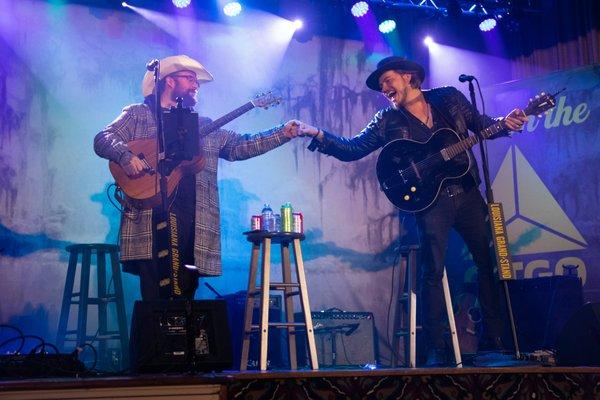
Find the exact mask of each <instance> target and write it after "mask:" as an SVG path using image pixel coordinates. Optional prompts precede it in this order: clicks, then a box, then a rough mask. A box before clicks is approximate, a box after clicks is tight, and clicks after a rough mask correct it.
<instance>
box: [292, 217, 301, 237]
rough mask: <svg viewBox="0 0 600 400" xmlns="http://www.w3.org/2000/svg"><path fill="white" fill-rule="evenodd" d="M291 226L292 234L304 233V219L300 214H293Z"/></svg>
mask: <svg viewBox="0 0 600 400" xmlns="http://www.w3.org/2000/svg"><path fill="white" fill-rule="evenodd" d="M292 215H293V226H292V232H294V233H304V217H303V216H302V213H299V212H297V213H293V214H292Z"/></svg>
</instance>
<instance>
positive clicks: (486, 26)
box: [479, 18, 496, 32]
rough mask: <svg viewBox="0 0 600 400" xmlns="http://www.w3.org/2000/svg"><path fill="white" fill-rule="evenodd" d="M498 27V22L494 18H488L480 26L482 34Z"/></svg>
mask: <svg viewBox="0 0 600 400" xmlns="http://www.w3.org/2000/svg"><path fill="white" fill-rule="evenodd" d="M495 27H496V20H495V19H494V18H486V19H484V20H483V21H481V23H480V24H479V30H481V31H482V32H489V31H491V30H492V29H494V28H495Z"/></svg>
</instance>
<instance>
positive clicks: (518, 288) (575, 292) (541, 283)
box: [506, 276, 583, 352]
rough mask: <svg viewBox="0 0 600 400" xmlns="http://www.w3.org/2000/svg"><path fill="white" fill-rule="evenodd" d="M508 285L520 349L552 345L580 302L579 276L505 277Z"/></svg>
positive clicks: (552, 346)
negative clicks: (517, 278)
mask: <svg viewBox="0 0 600 400" xmlns="http://www.w3.org/2000/svg"><path fill="white" fill-rule="evenodd" d="M508 287H509V293H510V298H511V302H512V308H513V312H514V316H515V324H516V327H517V335H518V336H517V338H518V340H519V347H520V350H521V351H524V352H533V351H536V350H541V349H554V348H555V342H556V338H557V336H558V334H559V332H560V331H561V330H562V328H563V326H564V325H565V323H566V322H567V319H568V318H569V316H571V315H572V314H573V313H574V312H575V311H576V310H578V309H579V308H580V307H581V305H582V304H583V300H582V297H583V296H582V291H581V280H580V279H579V278H577V277H576V276H551V277H543V278H533V279H521V280H514V281H509V282H508ZM510 342H511V340H508V341H507V342H506V343H510Z"/></svg>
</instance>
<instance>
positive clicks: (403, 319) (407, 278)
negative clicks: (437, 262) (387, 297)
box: [392, 245, 462, 368]
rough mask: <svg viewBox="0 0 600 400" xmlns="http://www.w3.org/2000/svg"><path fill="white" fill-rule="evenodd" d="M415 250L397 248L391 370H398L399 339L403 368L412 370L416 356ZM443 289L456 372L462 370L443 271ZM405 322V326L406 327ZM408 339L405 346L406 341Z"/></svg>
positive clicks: (450, 301)
mask: <svg viewBox="0 0 600 400" xmlns="http://www.w3.org/2000/svg"><path fill="white" fill-rule="evenodd" d="M418 251H419V246H415V245H412V246H403V247H401V248H400V274H399V275H400V276H399V279H398V280H397V281H396V282H397V286H396V288H395V290H394V291H395V292H396V293H397V294H398V298H397V301H395V302H393V306H394V308H395V309H394V310H393V312H392V315H394V337H393V339H392V367H397V366H398V353H399V352H400V347H399V346H400V338H403V339H404V355H405V360H408V363H406V366H408V367H409V368H415V367H416V364H417V363H416V353H417V346H416V343H417V292H416V280H417V276H416V272H417V253H418ZM442 286H443V289H444V300H445V303H446V312H447V314H448V324H449V326H450V334H451V338H452V348H453V350H454V359H455V360H456V365H457V367H458V368H462V359H461V355H460V347H459V343H458V336H457V334H456V323H455V321H454V310H453V308H452V298H451V297H450V287H449V286H448V276H447V275H446V268H444V275H443V278H442ZM407 319H408V324H407ZM407 338H408V346H407V340H406V339H407Z"/></svg>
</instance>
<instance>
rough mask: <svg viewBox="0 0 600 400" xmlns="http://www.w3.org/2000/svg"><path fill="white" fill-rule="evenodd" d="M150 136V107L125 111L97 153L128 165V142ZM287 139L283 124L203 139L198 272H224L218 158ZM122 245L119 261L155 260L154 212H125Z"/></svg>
mask: <svg viewBox="0 0 600 400" xmlns="http://www.w3.org/2000/svg"><path fill="white" fill-rule="evenodd" d="M202 122H207V121H202ZM151 137H156V121H155V118H154V115H153V114H152V112H151V110H150V107H148V105H146V104H133V105H130V106H127V107H125V108H124V109H123V112H122V113H121V115H119V116H118V117H117V119H116V120H114V121H113V122H112V123H111V124H109V125H108V126H107V127H106V128H105V129H104V130H102V131H101V132H100V133H98V134H97V135H96V137H95V138H94V151H95V152H96V154H98V155H99V156H100V157H103V158H106V159H109V160H112V161H115V162H117V163H119V164H121V165H126V164H127V163H129V161H130V160H131V157H132V153H131V152H130V151H129V149H128V147H127V143H128V142H129V141H132V140H138V139H146V138H151ZM288 141H289V139H288V138H286V137H285V136H284V134H283V125H280V126H277V127H275V128H273V129H270V130H268V131H265V132H260V133H258V134H254V135H240V134H237V133H235V132H232V131H228V130H225V129H219V130H216V131H214V132H212V133H210V134H209V135H208V136H206V137H205V138H204V140H203V142H202V147H203V151H204V156H205V157H206V166H205V168H204V169H203V170H202V171H200V172H199V173H197V174H196V228H195V231H196V232H195V238H194V258H195V264H196V267H197V268H198V270H199V272H200V274H202V275H208V276H216V275H220V274H221V227H220V216H219V193H218V188H217V164H218V159H219V158H223V159H226V160H229V161H235V160H245V159H248V158H251V157H255V156H258V155H260V154H263V153H266V152H267V151H269V150H272V149H274V148H276V147H278V146H280V145H282V144H284V143H286V142H288ZM119 242H120V243H119V244H120V247H121V256H120V258H121V261H129V260H145V259H151V258H152V210H142V211H138V210H132V209H126V210H125V211H124V212H123V214H122V218H121V230H120V235H119Z"/></svg>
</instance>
